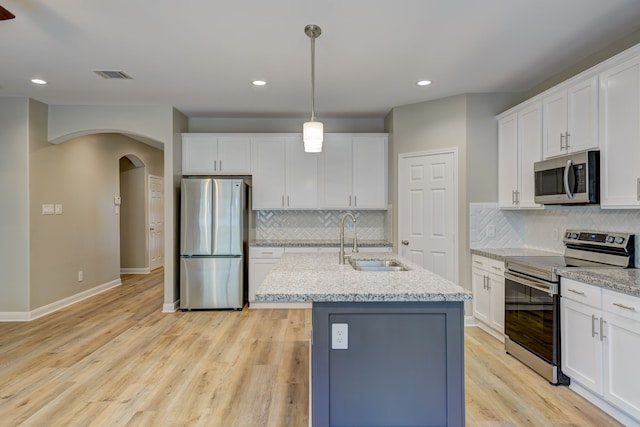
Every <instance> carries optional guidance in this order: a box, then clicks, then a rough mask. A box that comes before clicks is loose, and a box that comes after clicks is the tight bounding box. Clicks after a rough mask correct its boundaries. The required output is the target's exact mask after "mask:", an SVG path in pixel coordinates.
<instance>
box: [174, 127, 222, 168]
mask: <svg viewBox="0 0 640 427" xmlns="http://www.w3.org/2000/svg"><path fill="white" fill-rule="evenodd" d="M217 166H218V142H217V139H216V138H215V137H212V136H206V135H185V134H183V135H182V174H183V175H211V174H213V173H216V169H217Z"/></svg>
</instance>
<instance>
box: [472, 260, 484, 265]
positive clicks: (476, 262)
mask: <svg viewBox="0 0 640 427" xmlns="http://www.w3.org/2000/svg"><path fill="white" fill-rule="evenodd" d="M473 262H474V263H475V264H478V265H482V261H473Z"/></svg>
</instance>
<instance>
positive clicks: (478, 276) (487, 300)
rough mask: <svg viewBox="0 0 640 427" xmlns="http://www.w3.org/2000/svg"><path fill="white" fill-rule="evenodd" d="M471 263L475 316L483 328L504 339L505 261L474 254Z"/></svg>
mask: <svg viewBox="0 0 640 427" xmlns="http://www.w3.org/2000/svg"><path fill="white" fill-rule="evenodd" d="M471 263H472V268H471V275H472V278H471V287H472V292H473V316H474V317H475V318H476V320H478V321H479V326H480V327H481V328H482V329H484V330H486V331H487V332H489V333H491V334H492V335H493V336H495V337H496V338H498V339H500V340H504V262H502V261H499V260H495V259H491V258H487V257H483V256H478V255H473V256H472V257H471Z"/></svg>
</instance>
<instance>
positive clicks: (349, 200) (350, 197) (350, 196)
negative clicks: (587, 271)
mask: <svg viewBox="0 0 640 427" xmlns="http://www.w3.org/2000/svg"><path fill="white" fill-rule="evenodd" d="M638 182H640V179H639V180H638ZM638 200H640V199H638ZM349 206H351V195H349Z"/></svg>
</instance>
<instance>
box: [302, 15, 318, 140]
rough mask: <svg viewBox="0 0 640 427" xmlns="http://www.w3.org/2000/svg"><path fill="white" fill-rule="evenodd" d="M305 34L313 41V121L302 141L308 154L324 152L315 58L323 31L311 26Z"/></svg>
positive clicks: (306, 126)
mask: <svg viewBox="0 0 640 427" xmlns="http://www.w3.org/2000/svg"><path fill="white" fill-rule="evenodd" d="M304 33H305V34H306V35H307V36H309V38H310V39H311V120H309V121H308V122H306V123H305V124H304V126H303V127H302V140H303V141H304V151H305V152H307V153H319V152H321V151H322V136H323V135H322V134H323V124H322V122H317V121H316V114H315V86H316V72H315V68H316V67H315V56H316V43H315V41H316V38H318V37H320V34H322V30H321V29H320V27H318V26H317V25H313V24H309V25H307V26H306V27H304Z"/></svg>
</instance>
